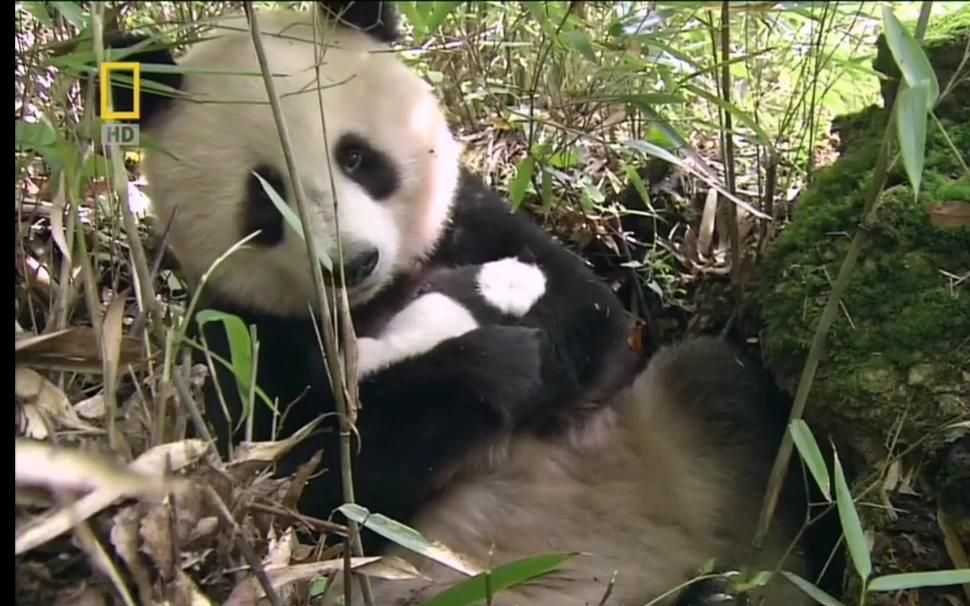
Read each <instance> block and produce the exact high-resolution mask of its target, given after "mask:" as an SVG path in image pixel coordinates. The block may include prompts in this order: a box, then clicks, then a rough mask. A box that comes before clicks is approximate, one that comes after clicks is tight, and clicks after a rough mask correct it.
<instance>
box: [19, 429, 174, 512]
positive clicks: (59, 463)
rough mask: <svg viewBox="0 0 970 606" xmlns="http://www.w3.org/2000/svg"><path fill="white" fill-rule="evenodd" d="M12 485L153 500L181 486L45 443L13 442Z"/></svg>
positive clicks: (74, 450) (115, 463)
mask: <svg viewBox="0 0 970 606" xmlns="http://www.w3.org/2000/svg"><path fill="white" fill-rule="evenodd" d="M15 452H16V461H17V462H16V476H15V478H16V482H17V483H18V484H27V485H33V486H46V487H48V488H54V489H61V490H74V491H79V492H87V491H89V490H108V491H114V492H117V493H119V494H124V495H131V496H148V497H157V496H161V495H164V494H166V493H168V492H170V491H172V490H176V489H178V488H179V486H180V484H181V482H178V481H176V480H169V479H166V478H163V477H161V476H158V475H147V474H142V473H138V472H135V471H133V470H132V469H131V468H129V467H127V466H125V465H120V464H119V463H118V462H117V461H114V460H112V459H110V458H108V457H105V456H103V455H99V454H95V453H92V452H85V451H82V450H76V449H68V448H58V447H55V446H52V445H51V444H49V443H47V442H40V441H37V440H29V439H24V438H17V439H16V442H15Z"/></svg>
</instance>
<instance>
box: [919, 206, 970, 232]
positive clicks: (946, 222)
mask: <svg viewBox="0 0 970 606" xmlns="http://www.w3.org/2000/svg"><path fill="white" fill-rule="evenodd" d="M927 211H928V212H929V213H930V223H932V224H933V226H934V227H937V228H939V229H961V228H964V227H967V226H968V225H970V202H940V203H939V204H930V205H929V207H928V208H927Z"/></svg>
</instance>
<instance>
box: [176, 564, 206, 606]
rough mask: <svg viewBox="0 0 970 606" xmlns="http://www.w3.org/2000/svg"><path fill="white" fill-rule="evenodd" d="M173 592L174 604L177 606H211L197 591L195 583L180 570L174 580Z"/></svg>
mask: <svg viewBox="0 0 970 606" xmlns="http://www.w3.org/2000/svg"><path fill="white" fill-rule="evenodd" d="M175 591H176V594H177V596H176V597H177V600H176V602H175V603H176V604H178V605H179V606H212V602H211V601H210V600H209V598H207V597H206V596H205V594H203V593H202V592H201V591H200V590H199V587H198V585H196V584H195V581H193V580H192V578H191V577H190V576H189V575H187V574H185V573H184V572H182V571H181V570H180V571H179V572H178V576H176V578H175Z"/></svg>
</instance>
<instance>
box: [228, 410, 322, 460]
mask: <svg viewBox="0 0 970 606" xmlns="http://www.w3.org/2000/svg"><path fill="white" fill-rule="evenodd" d="M322 420H323V417H322V416H321V417H317V418H316V419H314V420H313V421H310V422H309V423H307V424H306V425H304V426H303V427H302V428H300V430H299V431H297V432H296V433H294V434H293V435H291V436H290V437H289V438H286V439H285V440H278V441H275V442H242V443H241V444H240V445H239V446H238V447H236V448H235V449H233V452H232V461H231V462H230V465H242V464H244V463H251V462H259V463H273V462H275V461H277V460H278V459H279V458H280V457H282V456H283V455H285V454H286V453H287V452H289V451H290V449H291V448H293V447H294V446H296V445H297V444H299V443H300V442H302V441H303V440H305V439H306V437H307V436H309V435H310V433H312V432H313V430H314V429H316V427H317V425H319V424H320V422H321V421H322Z"/></svg>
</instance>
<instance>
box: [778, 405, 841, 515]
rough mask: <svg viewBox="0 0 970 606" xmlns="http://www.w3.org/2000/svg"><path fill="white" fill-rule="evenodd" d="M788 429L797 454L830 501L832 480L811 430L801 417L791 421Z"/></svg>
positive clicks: (826, 498)
mask: <svg viewBox="0 0 970 606" xmlns="http://www.w3.org/2000/svg"><path fill="white" fill-rule="evenodd" d="M788 430H789V432H790V433H791V436H792V440H794V442H795V447H796V448H798V454H800V455H801V457H802V460H803V461H805V465H806V466H807V467H808V470H809V471H810V472H811V473H812V477H813V478H815V483H816V484H818V487H819V489H820V490H821V491H822V494H823V495H825V500H826V501H828V502H830V503H831V502H832V480H831V478H829V470H828V467H826V465H825V459H823V458H822V451H821V450H819V448H818V443H817V442H816V441H815V436H814V435H812V430H811V429H809V428H808V424H807V423H805V421H804V420H802V419H795V420H794V421H792V424H791V426H790V427H789V428H788Z"/></svg>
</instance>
